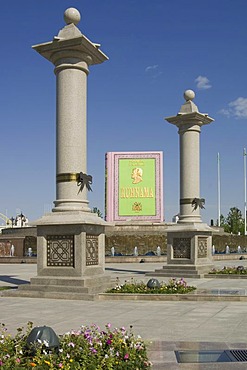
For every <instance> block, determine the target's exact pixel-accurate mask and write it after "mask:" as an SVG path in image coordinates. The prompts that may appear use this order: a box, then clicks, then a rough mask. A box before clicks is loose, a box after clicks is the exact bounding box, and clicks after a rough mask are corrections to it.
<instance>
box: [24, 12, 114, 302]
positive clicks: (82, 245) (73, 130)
mask: <svg viewBox="0 0 247 370" xmlns="http://www.w3.org/2000/svg"><path fill="white" fill-rule="evenodd" d="M64 19H65V22H66V23H67V25H66V26H65V27H64V28H63V29H62V30H61V31H60V32H59V33H58V35H57V36H55V37H54V39H53V41H51V42H47V43H44V44H40V45H35V46H34V47H33V48H34V49H35V50H36V51H37V52H38V53H40V54H41V55H42V56H43V57H44V58H46V59H47V60H49V61H50V62H52V63H53V64H54V66H55V75H56V85H57V99H56V108H57V119H56V128H57V129H56V157H57V158H56V200H55V202H54V204H55V207H54V208H53V212H51V213H48V214H45V215H44V216H43V217H41V219H39V220H37V221H36V222H35V224H36V225H37V251H38V255H37V276H36V277H33V278H31V280H30V282H31V284H30V285H29V284H28V285H22V287H21V288H20V289H18V295H24V296H31V297H47V298H64V299H86V300H88V299H95V298H96V295H97V293H98V292H102V291H104V290H105V289H107V288H108V287H109V286H111V281H110V277H109V276H107V275H106V274H105V226H106V222H105V221H103V220H102V219H101V218H100V217H98V215H97V214H95V213H92V212H90V209H89V207H88V200H87V191H88V190H90V187H91V183H92V177H91V176H90V175H88V174H87V115H86V106H87V75H88V73H89V66H91V65H93V64H99V63H102V62H104V61H105V60H107V59H108V58H107V56H106V55H105V54H104V53H103V52H102V51H101V50H100V49H99V46H100V45H99V44H94V43H93V42H91V41H90V40H89V39H88V38H86V37H85V36H84V35H83V34H82V33H81V32H80V30H79V29H78V28H77V27H76V25H77V23H78V22H79V21H80V13H79V12H78V10H76V9H74V8H70V9H67V10H66V11H65V14H64Z"/></svg>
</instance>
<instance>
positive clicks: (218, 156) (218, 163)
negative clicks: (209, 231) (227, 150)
mask: <svg viewBox="0 0 247 370" xmlns="http://www.w3.org/2000/svg"><path fill="white" fill-rule="evenodd" d="M217 169H218V226H219V227H220V215H221V211H220V153H218V154H217Z"/></svg>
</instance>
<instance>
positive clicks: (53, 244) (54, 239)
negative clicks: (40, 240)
mask: <svg viewBox="0 0 247 370" xmlns="http://www.w3.org/2000/svg"><path fill="white" fill-rule="evenodd" d="M47 266H52V267H74V236H73V235H49V236H47Z"/></svg>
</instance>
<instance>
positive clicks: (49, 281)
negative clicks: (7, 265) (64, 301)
mask: <svg viewBox="0 0 247 370" xmlns="http://www.w3.org/2000/svg"><path fill="white" fill-rule="evenodd" d="M30 282H31V284H34V285H47V286H48V285H59V286H63V285H64V286H71V287H73V286H80V287H93V286H98V285H102V284H108V283H109V282H110V276H108V275H100V276H92V277H91V276H90V277H85V278H76V277H67V276H65V277H64V276H35V277H32V278H31V279H30Z"/></svg>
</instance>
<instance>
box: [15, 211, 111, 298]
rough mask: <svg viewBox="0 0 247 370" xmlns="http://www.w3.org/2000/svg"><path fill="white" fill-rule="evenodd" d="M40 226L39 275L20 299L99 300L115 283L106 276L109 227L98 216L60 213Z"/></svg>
mask: <svg viewBox="0 0 247 370" xmlns="http://www.w3.org/2000/svg"><path fill="white" fill-rule="evenodd" d="M35 224H36V225H37V276H36V277H33V278H31V280H30V284H25V285H21V286H20V287H19V289H18V290H17V292H16V295H18V296H24V297H36V298H54V299H84V300H94V299H97V293H100V292H104V291H106V290H107V289H109V288H110V287H112V286H113V285H114V284H112V283H111V279H110V276H108V275H106V274H105V225H106V222H105V221H103V220H102V219H101V218H100V217H98V216H97V215H96V214H94V213H87V212H57V213H51V214H47V215H45V216H43V217H42V218H41V219H40V220H38V221H37V222H35Z"/></svg>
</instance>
